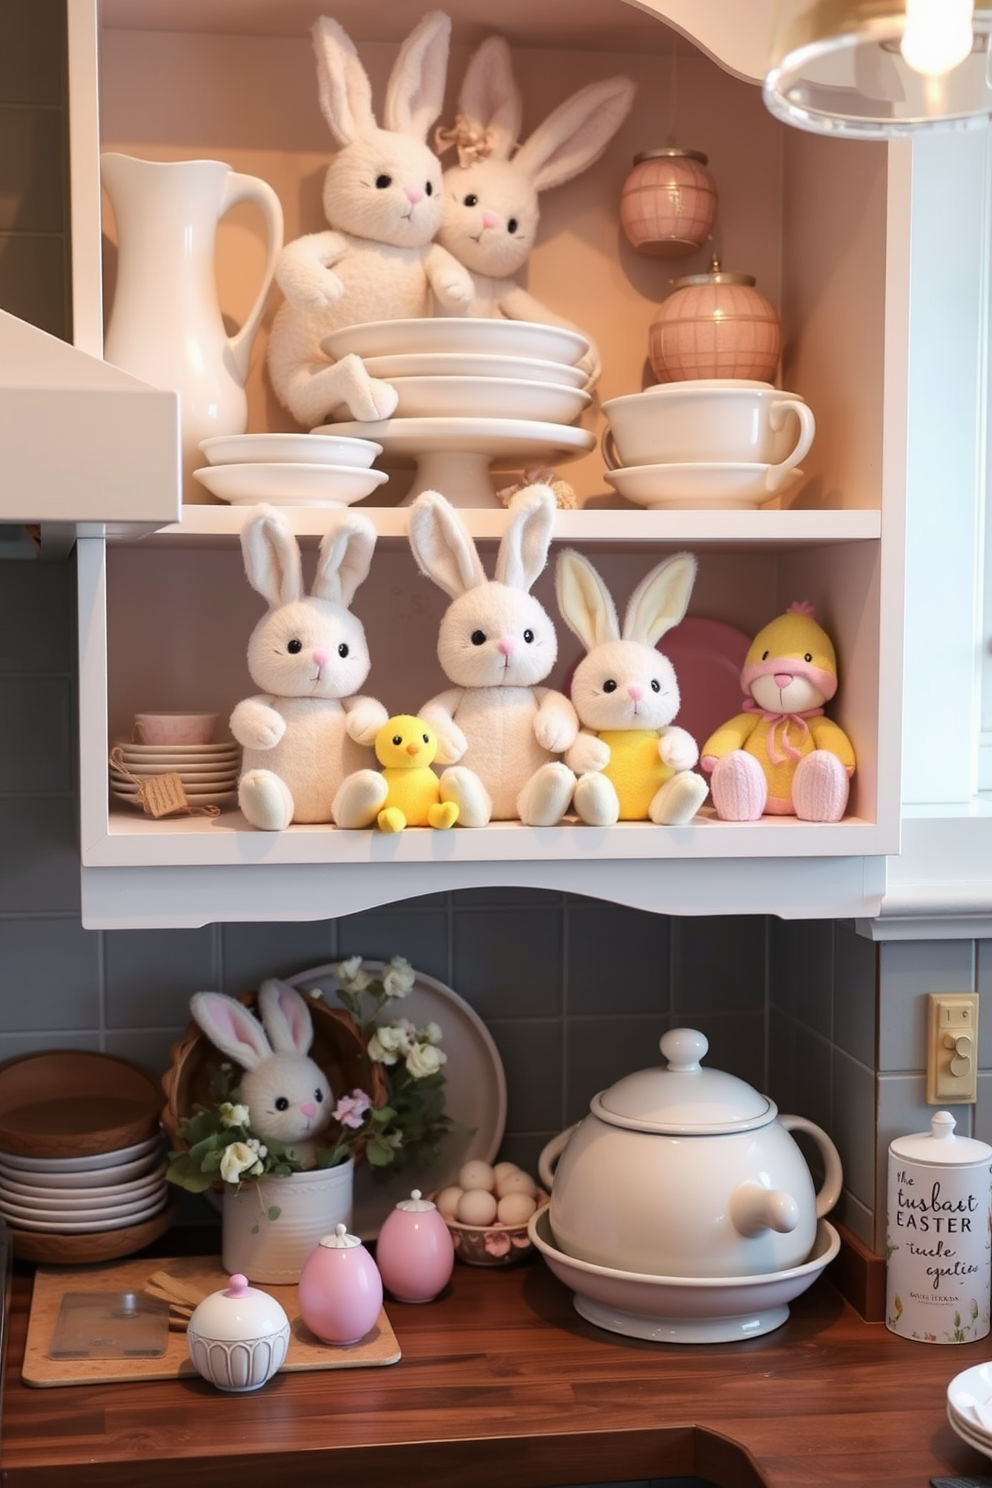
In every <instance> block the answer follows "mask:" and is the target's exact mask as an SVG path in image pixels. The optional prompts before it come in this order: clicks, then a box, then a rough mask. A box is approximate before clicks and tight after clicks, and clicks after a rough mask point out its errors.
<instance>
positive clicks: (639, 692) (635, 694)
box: [627, 682, 644, 703]
mask: <svg viewBox="0 0 992 1488" xmlns="http://www.w3.org/2000/svg"><path fill="white" fill-rule="evenodd" d="M627 696H628V697H631V698H633V700H634V702H635V703H639V702H640V701H641V698H642V697H643V696H644V688H643V687H641V686H640V685H639V683H637V682H631V683H630V685H629V686H628V688H627Z"/></svg>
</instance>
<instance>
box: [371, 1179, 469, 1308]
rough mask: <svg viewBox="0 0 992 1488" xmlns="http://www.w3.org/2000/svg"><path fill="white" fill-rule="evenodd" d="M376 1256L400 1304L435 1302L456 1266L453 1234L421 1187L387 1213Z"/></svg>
mask: <svg viewBox="0 0 992 1488" xmlns="http://www.w3.org/2000/svg"><path fill="white" fill-rule="evenodd" d="M375 1253H376V1259H377V1261H378V1263H379V1272H380V1274H381V1276H382V1280H383V1284H384V1285H385V1287H386V1290H387V1291H388V1292H391V1293H392V1295H393V1296H394V1297H395V1298H396V1300H397V1301H398V1302H430V1301H432V1299H433V1298H434V1297H436V1296H437V1294H438V1292H440V1291H443V1289H444V1288H445V1287H446V1286H447V1284H448V1281H449V1279H450V1277H451V1273H452V1271H453V1270H454V1267H455V1247H454V1242H453V1241H452V1238H451V1231H450V1230H449V1229H448V1226H447V1225H446V1224H445V1222H444V1220H443V1218H442V1217H441V1215H440V1214H439V1212H438V1209H437V1205H436V1204H432V1203H431V1201H430V1199H424V1198H422V1197H421V1195H420V1190H419V1189H418V1188H415V1189H414V1190H413V1193H412V1194H411V1195H410V1197H409V1198H408V1199H401V1201H400V1202H399V1203H398V1204H397V1205H396V1207H395V1209H393V1211H392V1212H391V1213H390V1214H387V1216H386V1218H385V1221H384V1222H383V1226H382V1229H381V1230H380V1231H379V1239H378V1241H377V1242H376V1250H375Z"/></svg>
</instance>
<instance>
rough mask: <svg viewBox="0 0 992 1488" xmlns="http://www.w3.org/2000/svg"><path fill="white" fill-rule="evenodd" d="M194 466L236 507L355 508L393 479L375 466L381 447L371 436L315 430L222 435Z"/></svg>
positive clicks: (202, 481)
mask: <svg viewBox="0 0 992 1488" xmlns="http://www.w3.org/2000/svg"><path fill="white" fill-rule="evenodd" d="M200 449H201V450H202V451H203V453H204V455H205V456H206V459H207V462H208V463H207V464H206V465H205V466H203V468H202V469H200V470H194V472H193V474H194V475H195V477H196V479H197V480H198V481H199V482H200V484H201V485H202V486H204V487H205V488H206V489H207V490H208V491H209V492H210V494H211V495H212V496H216V497H217V498H218V500H220V501H227V502H230V503H231V504H232V505H235V506H251V505H254V504H255V503H256V502H259V501H266V502H268V503H269V505H270V506H332V507H333V506H350V505H351V504H352V502H354V501H361V500H362V499H363V498H364V497H366V496H370V495H371V494H372V492H373V491H375V490H376V489H377V488H378V487H379V486H381V485H384V484H385V482H386V481H387V480H388V479H389V477H388V475H387V474H386V472H385V471H382V470H373V469H372V468H371V466H372V461H373V460H374V459H375V457H376V455H379V454H381V453H382V446H381V445H380V444H376V443H375V441H374V440H371V439H358V438H349V437H346V436H338V435H327V434H321V433H315V434H303V433H298V434H230V435H223V434H218V435H216V436H215V437H214V438H212V439H204V440H203V441H202V443H201V444H200Z"/></svg>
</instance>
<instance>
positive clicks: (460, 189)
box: [436, 36, 635, 387]
mask: <svg viewBox="0 0 992 1488" xmlns="http://www.w3.org/2000/svg"><path fill="white" fill-rule="evenodd" d="M634 91H635V85H634V83H633V82H632V81H631V80H630V79H629V78H625V77H613V78H608V79H606V80H604V81H603V82H598V83H591V84H590V85H589V86H588V87H586V88H582V89H580V91H579V92H577V93H575V94H573V95H572V97H570V98H568V99H566V101H565V102H564V103H562V104H560V105H559V106H558V108H556V109H554V110H553V111H552V113H550V114H549V115H548V117H547V118H546V119H545V120H544V122H543V123H542V124H539V125H538V126H537V128H536V129H535V130H534V131H533V133H532V134H530V135H529V136H528V138H527V139H526V140H525V141H524V142H523V144H520V143H519V139H520V129H521V124H522V121H523V101H522V99H521V96H520V89H519V88H518V86H517V83H516V79H515V78H514V75H513V64H512V60H511V55H510V48H509V46H508V45H507V43H506V41H505V40H504V39H503V37H501V36H490V37H488V38H487V40H486V41H484V42H483V43H482V45H481V46H480V47H479V48H478V50H477V51H476V52H475V54H474V55H473V57H472V59H471V61H470V62H469V65H468V68H467V70H466V73H465V78H464V81H463V83H462V87H461V93H460V96H459V99H458V119H457V122H456V124H455V126H454V128H453V129H451V130H444V131H439V132H438V135H437V136H436V138H438V140H439V143H440V144H441V145H442V146H443V147H445V148H447V147H448V146H450V145H454V146H455V148H457V150H458V156H459V159H458V164H457V165H454V166H452V167H450V169H448V170H446V171H445V174H444V216H443V219H442V222H441V227H440V231H439V232H438V235H437V240H438V242H439V243H440V244H441V245H442V247H444V248H446V249H447V250H448V252H449V253H451V254H452V255H453V256H454V257H455V258H456V259H457V260H458V262H459V263H461V264H464V265H465V267H466V268H467V269H469V270H470V271H471V274H472V279H473V283H474V295H473V299H472V304H471V307H470V310H469V314H471V315H474V316H478V317H485V318H489V319H493V318H496V319H498V318H500V317H501V316H502V317H506V318H507V319H508V320H530V321H539V322H541V323H542V324H546V325H559V326H564V327H566V328H568V329H570V330H579V329H580V328H579V327H578V326H576V325H574V323H573V322H572V321H569V320H566V319H565V318H564V317H563V316H561V315H558V314H556V313H555V312H554V311H553V310H551V309H549V308H548V306H547V305H543V304H542V303H541V302H540V301H539V300H537V299H535V298H534V296H533V295H531V294H529V293H528V292H527V291H526V290H525V289H524V288H523V287H522V286H521V285H520V284H519V283H518V282H517V280H516V278H515V276H516V275H517V274H519V272H520V270H521V269H523V268H524V266H525V264H526V263H527V260H528V257H529V256H530V252H531V249H532V248H533V247H534V243H535V241H536V238H537V229H538V224H539V221H540V204H539V199H538V198H539V194H540V193H541V192H543V191H548V190H550V189H551V188H552V187H554V186H560V185H562V184H563V183H564V182H565V181H570V180H571V179H572V177H573V176H577V175H579V173H580V172H581V171H584V170H586V169H588V167H589V166H591V165H592V164H594V162H595V161H596V160H598V159H599V157H600V156H601V155H602V153H603V151H604V150H605V149H606V147H607V145H608V144H609V142H610V140H611V139H612V138H613V136H614V135H615V134H616V132H617V130H618V129H619V128H620V125H621V124H622V123H623V121H624V119H625V118H626V117H627V114H628V112H629V111H630V107H631V104H632V102H633V98H634ZM445 309H446V307H445V306H443V305H442V306H441V312H442V313H445ZM458 309H459V313H461V307H458ZM582 334H583V335H586V339H587V340H588V339H589V337H588V335H587V333H586V332H582ZM580 365H581V366H582V367H583V368H584V369H585V370H586V372H587V374H588V381H587V386H589V387H591V386H592V385H593V384H594V383H595V382H596V380H597V378H598V377H599V371H600V361H599V353H598V351H597V349H596V347H595V346H594V345H592V344H591V343H590V349H589V352H588V353H587V355H586V356H585V358H583V360H582V362H581V363H580Z"/></svg>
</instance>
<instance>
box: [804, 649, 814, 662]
mask: <svg viewBox="0 0 992 1488" xmlns="http://www.w3.org/2000/svg"><path fill="white" fill-rule="evenodd" d="M812 660H813V653H812V651H807V652H806V655H805V656H804V657H803V661H812Z"/></svg>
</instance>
